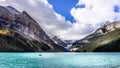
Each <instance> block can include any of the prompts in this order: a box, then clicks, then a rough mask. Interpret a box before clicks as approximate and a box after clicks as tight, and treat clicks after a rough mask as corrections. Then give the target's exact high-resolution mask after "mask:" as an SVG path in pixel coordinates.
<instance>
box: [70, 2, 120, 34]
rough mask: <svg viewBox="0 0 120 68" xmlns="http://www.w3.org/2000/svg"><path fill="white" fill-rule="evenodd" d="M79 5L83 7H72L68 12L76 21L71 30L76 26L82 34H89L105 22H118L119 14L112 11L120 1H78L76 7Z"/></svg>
mask: <svg viewBox="0 0 120 68" xmlns="http://www.w3.org/2000/svg"><path fill="white" fill-rule="evenodd" d="M80 5H84V7H82V8H81V7H78V8H76V7H74V8H72V9H71V11H70V12H71V15H72V16H73V17H74V18H75V20H76V23H75V24H74V27H73V28H74V29H75V28H76V26H77V27H78V28H79V30H81V33H83V34H88V33H91V32H92V31H93V30H95V29H97V28H98V27H100V26H101V24H104V23H103V22H105V21H111V22H112V21H115V20H120V19H119V17H120V13H117V12H115V11H114V9H115V6H118V7H119V6H120V0H79V2H78V4H77V5H76V6H80ZM83 30H84V31H83Z"/></svg>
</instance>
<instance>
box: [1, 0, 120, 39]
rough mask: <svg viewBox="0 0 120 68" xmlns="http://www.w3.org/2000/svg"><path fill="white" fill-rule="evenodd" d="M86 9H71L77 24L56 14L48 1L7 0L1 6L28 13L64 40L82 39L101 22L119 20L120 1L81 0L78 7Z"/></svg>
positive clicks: (46, 29)
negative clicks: (116, 6) (81, 6)
mask: <svg viewBox="0 0 120 68" xmlns="http://www.w3.org/2000/svg"><path fill="white" fill-rule="evenodd" d="M81 4H82V5H83V4H84V5H85V8H82V9H81V8H75V7H73V8H72V9H71V11H70V12H71V15H72V16H73V17H74V19H75V20H76V22H75V23H73V24H72V23H71V22H70V21H66V20H65V17H63V16H61V15H60V14H58V13H56V12H55V11H54V9H53V6H52V5H50V4H49V3H48V1H47V0H24V1H23V0H5V2H4V1H2V2H0V5H5V6H6V5H11V6H13V7H15V8H16V9H18V10H19V11H23V10H25V11H27V12H28V13H29V14H30V15H31V16H32V17H33V18H34V19H35V20H36V21H37V22H38V23H39V24H40V26H41V27H42V28H43V29H44V30H45V31H46V33H48V34H49V33H52V34H55V35H57V36H60V37H61V38H62V39H80V38H83V37H85V36H86V35H88V34H89V33H91V32H92V31H93V30H94V29H96V28H98V27H99V26H100V25H99V24H100V23H101V22H104V21H106V20H110V21H113V20H114V19H119V18H118V17H120V13H115V12H114V6H115V5H119V4H120V1H119V0H79V3H78V4H77V5H81ZM119 6H120V5H119Z"/></svg>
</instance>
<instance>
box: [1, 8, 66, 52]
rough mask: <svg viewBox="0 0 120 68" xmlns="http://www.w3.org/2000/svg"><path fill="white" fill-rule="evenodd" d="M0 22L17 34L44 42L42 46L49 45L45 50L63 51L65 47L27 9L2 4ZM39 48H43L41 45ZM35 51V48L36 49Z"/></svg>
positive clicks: (30, 39) (2, 26) (4, 27)
mask: <svg viewBox="0 0 120 68" xmlns="http://www.w3.org/2000/svg"><path fill="white" fill-rule="evenodd" d="M0 24H1V29H4V30H6V29H9V30H11V31H12V32H13V33H15V34H19V36H21V37H24V38H26V39H28V40H29V41H33V40H36V41H38V42H39V43H43V45H42V46H47V47H48V48H49V49H48V48H47V49H44V50H45V51H63V50H64V48H63V47H61V46H59V45H56V44H55V43H54V42H53V41H52V40H51V39H50V38H49V37H48V36H47V35H46V33H45V32H44V31H43V30H42V29H41V27H40V26H39V24H38V23H37V22H36V21H35V20H34V19H33V18H32V17H31V16H30V15H29V14H28V13H27V12H25V11H23V12H22V13H20V12H19V11H17V10H16V9H15V8H13V7H11V6H7V7H3V6H0ZM37 50H42V49H41V48H40V47H39V48H38V49H36V51H37ZM44 50H43V51H44ZM34 51H35V50H34Z"/></svg>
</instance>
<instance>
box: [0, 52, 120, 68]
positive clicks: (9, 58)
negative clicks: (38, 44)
mask: <svg viewBox="0 0 120 68" xmlns="http://www.w3.org/2000/svg"><path fill="white" fill-rule="evenodd" d="M40 54H41V56H40ZM0 68H120V53H39V52H37V53H0Z"/></svg>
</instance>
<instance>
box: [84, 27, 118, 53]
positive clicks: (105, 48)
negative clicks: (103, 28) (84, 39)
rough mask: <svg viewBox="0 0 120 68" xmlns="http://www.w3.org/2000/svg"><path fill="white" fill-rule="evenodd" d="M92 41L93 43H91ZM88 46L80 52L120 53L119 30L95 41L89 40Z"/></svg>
mask: <svg viewBox="0 0 120 68" xmlns="http://www.w3.org/2000/svg"><path fill="white" fill-rule="evenodd" d="M92 40H93V41H92ZM91 41H92V42H91V43H89V44H87V45H89V46H87V47H85V48H83V49H82V51H87V52H92V51H97V52H99V51H100V52H111V51H112V52H116V51H120V43H119V42H120V29H116V30H114V31H112V32H109V33H107V34H105V35H103V36H100V37H98V38H97V39H94V37H93V38H91Z"/></svg>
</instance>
